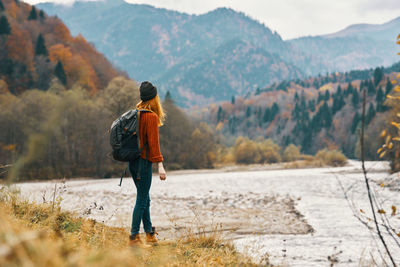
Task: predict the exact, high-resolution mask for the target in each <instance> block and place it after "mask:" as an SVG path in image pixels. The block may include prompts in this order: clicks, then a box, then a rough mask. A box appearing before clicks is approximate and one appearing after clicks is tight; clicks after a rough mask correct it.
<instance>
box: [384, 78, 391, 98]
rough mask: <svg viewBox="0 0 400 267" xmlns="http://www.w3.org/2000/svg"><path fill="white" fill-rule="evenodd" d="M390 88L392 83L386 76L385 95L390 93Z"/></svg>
mask: <svg viewBox="0 0 400 267" xmlns="http://www.w3.org/2000/svg"><path fill="white" fill-rule="evenodd" d="M392 89H393V84H392V83H391V81H390V80H389V78H388V79H387V81H386V88H385V95H388V94H389V93H390V91H392Z"/></svg>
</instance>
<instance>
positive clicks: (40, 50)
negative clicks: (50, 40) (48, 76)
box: [35, 34, 48, 56]
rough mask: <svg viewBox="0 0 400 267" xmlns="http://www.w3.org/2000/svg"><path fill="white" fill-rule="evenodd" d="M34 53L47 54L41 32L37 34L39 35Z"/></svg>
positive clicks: (38, 54) (37, 54)
mask: <svg viewBox="0 0 400 267" xmlns="http://www.w3.org/2000/svg"><path fill="white" fill-rule="evenodd" d="M35 55H36V56H48V52H47V48H46V44H45V42H44V38H43V36H42V34H39V36H38V38H37V41H36V48H35Z"/></svg>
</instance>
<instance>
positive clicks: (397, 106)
mask: <svg viewBox="0 0 400 267" xmlns="http://www.w3.org/2000/svg"><path fill="white" fill-rule="evenodd" d="M396 43H397V44H398V45H400V34H399V35H398V36H397V42H396ZM397 54H398V55H400V52H399V53H397ZM399 81H400V73H398V74H397V75H396V77H394V78H393V79H392V81H391V83H392V84H393V85H394V89H393V90H392V93H391V94H389V95H387V101H386V104H387V105H388V106H390V107H391V110H390V112H389V114H388V116H387V122H388V124H389V125H390V126H389V127H386V128H385V129H384V130H383V131H382V133H381V138H382V139H383V140H384V144H383V145H382V147H380V148H379V149H378V151H377V153H378V154H379V157H380V158H383V157H386V158H387V159H388V160H389V161H390V167H391V171H392V172H397V171H400V121H399V118H400V85H399Z"/></svg>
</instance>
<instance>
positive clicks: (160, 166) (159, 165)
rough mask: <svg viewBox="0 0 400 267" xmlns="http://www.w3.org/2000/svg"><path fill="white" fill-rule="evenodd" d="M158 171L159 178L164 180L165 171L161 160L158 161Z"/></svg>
mask: <svg viewBox="0 0 400 267" xmlns="http://www.w3.org/2000/svg"><path fill="white" fill-rule="evenodd" d="M158 173H159V174H160V180H162V181H164V180H165V179H167V173H166V172H165V170H164V165H163V163H162V162H159V163H158Z"/></svg>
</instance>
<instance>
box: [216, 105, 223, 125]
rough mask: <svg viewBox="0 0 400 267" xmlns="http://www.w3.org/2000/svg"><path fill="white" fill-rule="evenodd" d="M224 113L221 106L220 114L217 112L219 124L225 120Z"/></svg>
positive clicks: (219, 108)
mask: <svg viewBox="0 0 400 267" xmlns="http://www.w3.org/2000/svg"><path fill="white" fill-rule="evenodd" d="M223 113H224V111H223V110H222V108H221V106H219V107H218V112H217V122H220V121H222V120H223Z"/></svg>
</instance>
